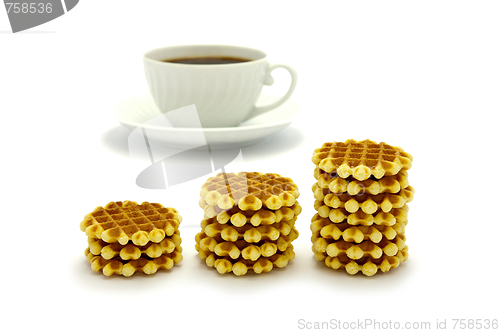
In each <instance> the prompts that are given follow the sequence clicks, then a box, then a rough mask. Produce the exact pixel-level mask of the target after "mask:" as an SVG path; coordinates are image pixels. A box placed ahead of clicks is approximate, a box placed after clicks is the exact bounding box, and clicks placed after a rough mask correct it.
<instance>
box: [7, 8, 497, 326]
mask: <svg viewBox="0 0 500 333" xmlns="http://www.w3.org/2000/svg"><path fill="white" fill-rule="evenodd" d="M499 17H500V3H499V2H497V1H350V2H347V1H344V2H336V1H309V2H307V3H306V2H304V1H302V2H300V3H299V2H293V3H292V2H290V1H286V2H277V1H276V2H271V1H255V0H254V1H251V2H248V1H247V2H236V1H233V2H230V1H225V2H222V1H206V2H202V1H196V2H195V1H168V2H167V1H111V0H107V1H88V0H83V1H80V3H79V4H78V5H77V6H76V7H75V8H74V9H73V10H72V11H70V12H69V13H68V14H66V15H64V16H63V17H60V18H58V19H56V20H54V21H53V22H49V23H47V24H45V25H42V26H39V27H35V28H33V29H31V30H29V31H26V32H24V33H18V34H12V33H10V31H9V30H10V26H9V23H8V19H7V15H6V14H5V12H4V11H3V10H0V30H1V31H0V32H1V33H0V92H1V95H0V110H1V117H2V122H1V124H2V130H1V131H0V142H1V143H0V144H1V146H0V147H1V156H2V160H1V164H0V170H1V175H2V181H1V191H2V194H3V198H2V216H1V222H0V223H1V224H2V225H1V238H2V240H1V243H0V244H1V248H2V265H1V266H0V267H1V273H2V274H1V276H2V283H1V287H0V288H1V289H0V292H1V301H2V305H3V310H2V311H1V312H0V321H1V322H2V326H3V327H6V328H8V331H28V330H29V331H35V332H39V331H41V330H42V329H43V331H50V332H62V331H64V332H69V331H71V332H72V331H79V332H80V331H81V332H94V331H96V332H97V331H99V332H103V331H111V330H116V331H123V332H126V331H142V332H145V331H154V332H167V331H173V330H174V329H175V330H176V331H179V332H187V331H189V330H191V331H192V330H193V329H196V330H205V329H208V330H209V331H215V330H216V331H221V332H224V331H238V332H246V331H262V332H270V331H280V332H281V331H283V332H290V331H295V330H299V320H300V319H303V320H304V321H306V322H315V321H330V320H331V319H338V320H341V321H353V320H358V319H359V320H364V319H365V318H369V319H373V320H378V321H381V322H382V321H389V320H391V321H392V322H395V321H397V322H400V323H402V324H403V323H404V322H407V321H408V322H414V321H416V322H418V323H420V322H430V323H431V325H432V328H435V326H436V321H437V320H441V321H443V320H445V319H446V320H447V329H448V330H451V329H452V328H453V321H452V319H453V318H465V319H469V318H470V319H490V320H492V319H497V320H498V319H500V315H499V311H498V309H499V308H498V298H499V297H500V293H499V285H498V273H499V271H500V270H499V264H498V260H499V245H498V240H497V238H498V237H499V235H500V228H499V223H500V218H499V214H498V212H497V211H496V208H497V207H498V198H497V193H498V188H499V187H500V182H499V180H498V179H499V178H498V177H499V173H500V168H499V162H500V158H499V149H498V147H499V146H498V144H499V127H498V124H499V121H498V119H499V118H498V111H499V109H500V98H499V88H500V61H499V59H500V44H499V41H500V39H499V37H500V20H499ZM189 43H223V44H236V45H244V46H251V47H255V48H259V49H262V50H265V51H266V52H267V53H268V54H269V57H270V60H271V62H283V63H287V64H290V65H293V66H294V67H296V69H297V71H298V73H299V83H298V86H297V90H296V92H295V94H294V95H293V97H292V98H293V100H295V101H296V102H298V103H299V104H300V105H301V114H300V116H299V118H297V119H296V121H294V123H293V124H292V125H291V126H290V127H288V128H286V129H285V130H283V131H282V132H279V133H277V134H276V135H273V136H271V137H268V138H267V139H266V140H265V141H263V142H261V143H260V144H258V145H255V146H252V147H249V148H245V149H243V157H244V159H245V166H244V168H246V170H244V171H261V172H276V173H280V174H282V175H284V176H288V177H291V178H293V179H294V181H295V182H296V183H297V184H298V186H299V189H300V191H301V196H300V198H299V202H300V204H301V205H302V207H303V212H302V215H300V217H299V219H298V221H297V227H298V229H299V232H300V237H299V238H298V239H297V240H296V241H295V242H294V244H295V252H296V258H295V260H294V261H292V262H291V263H290V264H289V266H288V267H286V268H285V269H282V270H278V269H276V270H273V271H272V272H270V273H267V274H262V275H260V276H256V275H248V276H244V277H235V276H233V275H227V276H220V275H219V274H218V273H216V272H215V271H214V270H213V269H209V268H207V267H206V266H205V264H204V263H203V262H202V261H201V260H200V259H199V258H198V257H197V254H196V251H195V249H194V243H195V242H194V235H195V234H196V232H197V231H198V229H199V226H198V225H199V221H200V220H201V218H202V215H203V212H202V210H201V209H200V208H199V207H198V204H197V202H198V196H199V189H200V186H201V185H202V184H203V183H204V181H205V179H206V177H202V178H199V179H195V180H193V181H191V182H188V183H185V184H182V185H179V186H175V187H172V188H170V189H168V190H145V189H141V188H139V187H138V186H136V185H135V177H136V176H137V170H139V169H138V164H137V162H134V161H131V160H130V159H129V157H128V151H127V134H128V133H127V131H126V130H125V129H123V128H121V127H120V126H119V124H118V123H117V122H116V121H115V120H114V119H113V118H112V117H111V116H110V112H111V110H112V108H113V106H114V104H115V103H116V102H118V101H119V100H121V99H123V98H126V97H128V96H131V95H135V94H141V93H144V92H146V91H147V86H146V81H145V78H144V73H143V69H142V61H141V55H142V53H143V52H144V51H146V50H149V49H151V48H155V47H159V46H164V45H175V44H189ZM275 74H276V75H275V78H276V81H279V82H281V83H282V84H281V85H280V84H277V86H276V87H275V88H274V89H268V91H269V92H276V93H280V92H281V91H283V90H284V89H285V87H286V80H287V75H286V74H285V73H281V72H279V71H277V72H276V73H275ZM349 138H354V139H357V140H362V139H365V138H369V139H372V140H375V141H385V142H387V143H389V144H392V145H397V146H401V147H402V148H403V149H405V150H406V151H407V152H410V153H411V154H412V155H413V156H414V163H413V167H412V169H411V170H410V183H411V184H412V185H413V186H414V187H415V188H416V190H417V192H416V196H415V200H414V201H413V202H412V203H410V205H409V206H410V213H409V225H408V227H407V229H406V236H407V244H408V245H409V249H410V252H409V253H410V258H409V260H408V261H407V262H406V263H404V264H403V265H402V266H400V267H399V268H398V269H396V270H394V271H391V272H389V273H386V274H377V275H376V276H373V277H371V278H367V277H364V276H362V275H359V274H358V275H356V276H349V275H348V274H346V273H345V272H341V271H339V272H336V271H333V270H331V269H328V268H326V267H325V266H324V265H323V264H322V263H319V262H317V261H316V260H315V259H314V257H313V255H312V252H311V250H310V247H311V244H310V230H309V223H310V218H311V217H312V215H313V214H314V209H313V202H314V199H313V196H312V192H311V185H312V184H313V182H314V178H313V169H314V165H313V164H312V163H311V155H312V151H313V150H314V149H315V148H317V147H319V146H321V145H322V144H323V143H324V142H328V141H344V140H346V139H349ZM207 177H208V176H207ZM127 199H128V200H135V201H139V202H142V201H150V202H160V203H162V204H164V205H165V206H170V207H175V208H177V209H178V210H179V211H180V213H181V215H182V216H183V218H184V222H183V226H182V227H181V235H182V238H183V244H182V245H183V248H184V252H183V254H184V260H183V261H182V263H181V264H180V265H179V266H176V267H174V268H173V269H172V270H170V271H168V272H165V271H161V272H159V273H157V274H155V275H152V276H143V275H141V274H136V275H134V276H133V277H132V278H129V279H126V278H122V277H113V278H106V277H104V276H103V275H102V274H100V273H94V272H93V271H91V269H90V267H89V264H88V263H87V262H86V261H85V259H84V256H83V250H84V249H85V247H86V243H87V241H86V236H85V234H84V233H82V232H81V231H80V230H79V223H80V221H81V220H82V219H83V216H84V215H85V214H86V213H88V212H90V211H91V210H93V209H94V207H96V206H99V205H105V204H106V203H108V202H109V201H119V200H127ZM350 331H354V330H350Z"/></svg>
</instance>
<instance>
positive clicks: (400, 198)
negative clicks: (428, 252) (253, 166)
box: [311, 140, 415, 276]
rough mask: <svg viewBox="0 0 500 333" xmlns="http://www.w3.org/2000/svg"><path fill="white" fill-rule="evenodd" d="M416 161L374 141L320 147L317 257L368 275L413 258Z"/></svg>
mask: <svg viewBox="0 0 500 333" xmlns="http://www.w3.org/2000/svg"><path fill="white" fill-rule="evenodd" d="M412 161H413V157H412V156H411V155H410V154H408V153H406V152H404V151H403V150H402V149H401V148H399V147H392V146H390V145H388V144H386V143H384V142H381V143H376V142H373V141H370V140H364V141H360V142H358V141H355V140H347V141H345V142H332V143H325V144H323V146H322V147H321V148H318V149H316V150H315V151H314V153H313V157H312V162H313V163H314V164H315V165H316V168H315V170H314V177H315V178H316V180H317V182H316V183H315V184H314V185H313V187H312V190H313V193H314V198H315V199H316V201H315V204H314V208H315V209H316V211H317V213H316V214H315V215H314V217H313V218H312V220H311V231H312V238H311V241H312V243H313V246H312V250H313V252H314V255H315V258H316V259H317V260H319V261H323V262H324V263H325V264H326V266H328V267H331V268H333V269H341V268H342V269H345V271H347V273H349V274H356V273H358V272H359V271H361V272H362V273H363V274H364V275H367V276H371V275H374V274H375V273H377V272H378V271H379V270H380V271H382V272H387V271H389V270H390V269H394V268H396V267H398V266H399V264H400V263H402V262H404V261H406V260H407V258H408V246H406V244H405V242H406V237H405V226H406V225H407V224H408V206H407V203H408V202H410V201H411V200H412V199H413V195H414V192H415V190H414V188H413V187H412V186H410V185H409V182H408V170H409V169H410V168H411V165H412Z"/></svg>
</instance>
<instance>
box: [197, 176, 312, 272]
mask: <svg viewBox="0 0 500 333" xmlns="http://www.w3.org/2000/svg"><path fill="white" fill-rule="evenodd" d="M200 196H201V199H200V202H199V203H200V207H201V208H203V210H204V218H203V221H202V222H201V232H199V233H198V234H197V235H196V237H195V240H196V250H197V251H198V256H199V257H200V258H201V259H202V260H204V261H205V263H206V264H207V265H208V266H209V267H214V268H215V269H216V270H217V271H218V272H219V273H220V274H225V273H230V272H233V274H235V275H245V274H247V272H248V271H253V272H255V273H257V274H260V273H265V272H269V271H271V270H272V269H273V267H279V268H282V267H285V266H286V265H287V264H288V262H289V261H291V260H292V259H294V258H295V253H294V252H293V245H292V241H293V240H295V239H296V238H297V237H298V231H297V229H295V221H296V220H297V216H298V215H299V214H300V212H301V210H302V208H301V207H300V205H299V203H298V202H297V198H298V197H299V191H298V188H297V185H295V184H294V182H293V181H292V180H291V179H290V178H286V177H281V176H280V175H279V174H275V173H266V174H263V173H260V172H239V173H237V174H234V173H219V174H218V175H217V176H215V177H211V178H209V179H208V180H207V182H206V183H205V184H204V185H203V186H202V189H201V192H200Z"/></svg>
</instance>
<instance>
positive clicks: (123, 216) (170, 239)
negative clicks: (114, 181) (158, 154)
mask: <svg viewBox="0 0 500 333" xmlns="http://www.w3.org/2000/svg"><path fill="white" fill-rule="evenodd" d="M181 222H182V217H181V216H180V215H179V213H178V212H177V210H176V209H174V208H167V207H163V205H161V204H158V203H149V202H143V203H142V204H138V203H137V202H135V201H124V202H121V201H117V202H110V203H108V204H107V205H106V206H104V207H102V206H99V207H97V208H95V209H94V210H93V211H92V212H91V213H89V214H87V215H85V217H84V220H83V221H82V222H81V223H80V230H81V231H83V232H85V234H86V235H87V236H88V248H87V249H86V250H85V256H86V257H87V261H88V262H90V264H91V268H92V270H94V271H96V272H102V273H103V274H104V275H106V276H110V275H123V276H131V275H133V274H134V273H135V272H136V271H139V272H143V273H145V274H153V273H156V272H157V271H158V270H159V269H170V268H172V266H173V265H174V264H178V263H179V262H181V261H182V247H181V242H182V240H181V237H180V232H179V224H180V223H181Z"/></svg>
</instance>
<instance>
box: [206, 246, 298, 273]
mask: <svg viewBox="0 0 500 333" xmlns="http://www.w3.org/2000/svg"><path fill="white" fill-rule="evenodd" d="M199 257H200V258H201V259H202V260H204V261H205V263H206V265H207V266H208V267H214V268H215V269H216V270H217V272H219V273H220V274H226V273H230V272H232V273H233V274H234V275H238V276H241V275H245V274H247V272H248V271H253V272H255V273H256V274H261V273H267V272H269V271H271V270H272V269H273V268H274V267H278V268H283V267H285V266H287V265H288V263H289V262H290V261H292V260H293V259H294V258H295V253H294V252H293V245H290V246H289V247H288V248H287V249H286V250H285V251H282V252H281V251H278V252H277V253H276V254H274V255H272V256H270V257H261V258H259V259H257V260H247V259H241V258H239V259H232V258H231V257H221V256H218V255H216V254H215V253H213V252H210V251H200V252H199Z"/></svg>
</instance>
